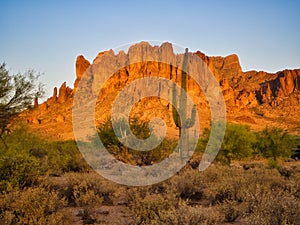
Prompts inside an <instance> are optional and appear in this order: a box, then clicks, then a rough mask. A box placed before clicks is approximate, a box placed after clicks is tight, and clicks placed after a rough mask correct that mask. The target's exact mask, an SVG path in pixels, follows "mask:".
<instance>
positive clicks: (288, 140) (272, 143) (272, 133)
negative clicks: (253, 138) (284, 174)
mask: <svg viewBox="0 0 300 225" xmlns="http://www.w3.org/2000/svg"><path fill="white" fill-rule="evenodd" d="M257 138H258V144H257V145H258V149H259V151H260V153H261V154H262V155H263V156H264V157H266V158H269V157H272V158H273V159H274V160H275V161H276V160H277V158H278V157H290V156H291V154H292V148H293V147H294V146H295V143H296V139H295V137H293V136H292V135H290V134H289V133H287V132H286V131H284V130H283V129H281V128H268V127H266V128H265V129H264V130H263V131H261V132H258V133H257Z"/></svg>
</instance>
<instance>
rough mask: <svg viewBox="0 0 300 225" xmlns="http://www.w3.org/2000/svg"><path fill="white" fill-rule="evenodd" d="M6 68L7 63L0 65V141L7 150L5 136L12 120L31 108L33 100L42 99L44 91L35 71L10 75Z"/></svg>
mask: <svg viewBox="0 0 300 225" xmlns="http://www.w3.org/2000/svg"><path fill="white" fill-rule="evenodd" d="M5 66H6V65H5V63H2V64H1V65H0V139H1V141H2V142H3V144H4V145H5V146H6V148H7V145H6V143H5V140H4V134H5V133H7V132H9V128H8V125H9V124H10V122H11V120H12V119H13V118H14V117H15V116H16V115H18V114H19V113H20V112H21V111H22V110H24V109H26V108H28V107H30V106H31V105H32V103H33V99H34V98H39V97H41V96H42V95H43V93H44V91H43V87H42V85H41V84H40V83H39V82H38V78H39V75H36V74H35V72H34V71H33V70H28V71H27V72H26V73H24V74H20V73H19V74H16V75H10V74H9V71H8V70H7V69H6V68H5Z"/></svg>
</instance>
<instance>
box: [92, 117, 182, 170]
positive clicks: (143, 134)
mask: <svg viewBox="0 0 300 225" xmlns="http://www.w3.org/2000/svg"><path fill="white" fill-rule="evenodd" d="M116 123H117V125H116V126H117V127H119V128H120V129H119V130H116V133H117V135H118V136H121V132H122V131H124V130H125V128H126V125H125V122H124V120H120V121H117V122H116ZM126 129H129V128H126ZM130 129H131V131H132V133H133V134H134V135H135V136H136V137H137V138H139V139H146V138H148V137H149V136H150V129H149V124H148V123H147V122H145V121H139V120H137V119H135V118H132V119H131V120H130ZM116 133H115V131H114V129H113V127H112V123H111V120H109V119H108V120H107V121H106V122H104V123H103V124H101V125H100V126H99V137H100V139H101V141H102V143H103V145H104V146H105V147H106V149H107V150H108V151H109V152H110V153H111V154H113V155H114V156H115V157H116V158H117V159H119V160H121V161H123V162H125V163H129V164H133V165H139V166H142V165H151V164H153V163H157V162H160V161H161V160H163V159H164V158H166V157H167V156H169V155H170V154H171V153H172V152H173V151H174V149H175V147H176V145H177V143H176V141H173V140H166V139H164V140H163V141H162V143H161V144H160V145H159V146H157V147H156V148H154V149H152V150H149V151H137V150H134V149H130V148H128V147H127V146H124V145H123V144H122V143H121V142H120V141H119V139H118V138H117V135H116ZM93 138H98V137H93ZM93 138H92V139H93ZM154 139H155V140H154ZM127 141H128V142H129V144H131V145H135V144H134V143H131V141H132V139H129V140H127ZM153 141H156V137H154V136H153Z"/></svg>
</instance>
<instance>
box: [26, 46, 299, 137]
mask: <svg viewBox="0 0 300 225" xmlns="http://www.w3.org/2000/svg"><path fill="white" fill-rule="evenodd" d="M182 57H183V55H182V54H175V53H174V52H173V47H172V45H171V44H170V43H164V44H162V45H161V46H151V45H150V44H149V43H147V42H141V43H139V44H136V45H133V46H131V47H130V48H129V50H128V53H125V52H123V51H121V52H119V53H117V54H115V53H114V52H113V51H112V50H110V51H105V52H100V53H99V54H98V55H97V56H96V58H95V59H94V60H93V62H92V63H90V62H89V61H88V60H86V59H85V58H84V56H82V55H80V56H78V57H77V59H76V79H75V82H74V87H73V88H70V87H67V86H66V83H63V84H62V85H61V87H60V88H59V89H57V88H56V87H55V88H54V90H53V95H52V97H50V98H49V99H48V100H47V101H45V102H44V103H42V104H40V105H38V106H36V107H35V108H34V109H32V110H28V111H26V112H24V113H22V115H21V118H22V120H24V121H26V122H27V123H28V124H29V125H30V127H32V129H34V130H37V131H39V132H41V134H42V135H44V136H46V137H49V138H53V139H72V138H73V130H72V106H73V100H74V95H75V93H76V91H77V89H78V88H80V87H85V86H86V87H89V88H87V89H86V94H91V95H92V94H93V95H97V96H98V99H97V104H96V109H95V112H96V116H95V122H96V124H99V123H101V122H103V121H104V120H105V119H107V118H108V117H109V115H110V113H111V106H112V103H113V101H114V99H115V98H116V96H117V95H118V93H120V91H121V90H122V89H123V88H124V87H125V86H126V85H129V84H130V83H132V82H133V81H135V80H136V79H138V78H141V77H148V76H159V77H162V78H166V79H169V80H172V81H175V82H177V83H178V84H180V82H181V81H180V74H181V72H182V71H181V69H180V68H178V65H179V63H180V62H181V61H180V60H181V59H182ZM137 58H138V59H141V62H139V63H133V64H131V63H130V62H134V61H136V59H137ZM162 58H167V59H168V60H169V61H170V63H171V64H172V65H171V66H170V65H168V64H166V63H162V62H159V60H160V59H162ZM196 58H201V59H202V61H203V62H204V63H205V64H206V65H207V67H208V68H209V69H210V71H211V72H212V73H213V74H214V76H215V78H216V80H217V82H218V83H219V85H220V87H221V90H222V93H223V96H224V100H225V103H226V112H227V120H228V121H230V122H233V123H243V124H248V125H250V127H251V128H252V129H254V130H258V129H263V128H264V127H265V126H277V127H282V128H283V129H286V130H288V131H289V132H292V133H295V134H300V69H295V70H283V71H279V72H277V73H267V72H263V71H259V72H258V71H246V72H243V71H242V68H241V66H240V62H239V58H238V56H237V55H235V54H233V55H229V56H226V57H221V56H217V57H211V56H206V55H205V54H204V53H202V52H200V51H197V52H194V53H189V71H193V70H194V69H195V63H194V64H193V61H195V60H196ZM147 59H157V61H153V60H150V61H147ZM100 61H101V62H102V63H104V64H105V67H103V65H102V64H101V63H100ZM101 65H102V66H101ZM117 65H127V66H125V67H122V68H120V70H118V71H116V72H115V73H114V75H113V76H112V77H110V78H109V79H108V80H107V82H106V83H105V84H104V86H103V87H102V89H101V91H100V93H98V92H99V91H98V90H99V88H97V85H98V83H99V82H100V81H99V76H96V74H97V73H100V72H108V71H110V70H112V68H114V67H115V66H117ZM196 67H197V65H196ZM83 77H85V79H84V80H82V79H83ZM200 79H205V77H202V78H200ZM81 81H82V82H83V83H84V85H82V84H81V85H80V87H79V83H80V82H81ZM187 87H188V93H189V94H191V95H192V99H193V101H194V102H195V103H196V106H197V109H198V113H199V115H200V117H201V118H200V124H201V128H202V129H203V128H204V127H207V126H209V123H210V108H209V104H208V102H207V99H206V97H205V95H204V93H203V90H202V89H201V88H200V87H199V86H198V85H197V84H196V82H195V81H194V80H193V79H191V78H190V77H189V78H188V81H187ZM145 88H146V87H144V86H138V85H136V86H134V88H133V94H132V96H129V97H130V98H129V101H131V100H132V102H135V100H136V99H139V97H140V95H141V90H143V89H145ZM164 88H165V87H164ZM205 88H209V83H207V86H206V87H205ZM160 91H162V90H160V89H159V88H158V90H157V92H158V93H159V92H160ZM164 91H167V93H169V94H171V92H172V90H171V87H169V89H168V90H164ZM89 92H90V93H89ZM130 99H131V100H130ZM131 115H132V116H135V117H138V118H141V119H144V120H147V119H149V118H151V117H161V118H163V119H164V120H165V122H166V124H167V125H168V126H169V127H170V129H169V133H168V135H170V136H174V135H176V134H177V133H178V132H177V131H176V128H175V125H174V122H173V119H172V114H171V104H170V103H169V102H167V101H165V100H163V99H160V98H155V97H152V98H147V99H141V100H140V101H138V102H137V103H136V104H135V105H134V107H133V110H132V112H131Z"/></svg>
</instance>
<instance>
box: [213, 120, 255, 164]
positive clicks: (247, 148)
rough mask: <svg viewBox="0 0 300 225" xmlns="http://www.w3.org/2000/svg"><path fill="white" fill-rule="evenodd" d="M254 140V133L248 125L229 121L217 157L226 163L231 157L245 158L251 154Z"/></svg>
mask: <svg viewBox="0 0 300 225" xmlns="http://www.w3.org/2000/svg"><path fill="white" fill-rule="evenodd" d="M255 142H256V137H255V134H254V133H252V132H251V131H250V129H249V127H248V126H245V125H237V124H230V123H229V124H227V126H226V133H225V136H224V140H223V143H222V146H221V149H220V151H219V154H218V158H219V159H221V160H223V161H225V162H226V163H230V162H231V160H232V159H242V158H247V157H249V156H251V155H252V152H253V145H254V144H255Z"/></svg>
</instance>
